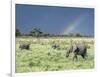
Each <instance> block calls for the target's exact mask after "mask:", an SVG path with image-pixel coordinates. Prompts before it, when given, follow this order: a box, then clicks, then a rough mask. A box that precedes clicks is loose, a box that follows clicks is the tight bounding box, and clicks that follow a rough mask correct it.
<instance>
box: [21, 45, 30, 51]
mask: <svg viewBox="0 0 100 77" xmlns="http://www.w3.org/2000/svg"><path fill="white" fill-rule="evenodd" d="M19 48H20V49H21V50H22V49H26V50H29V49H30V44H21V45H20V46H19Z"/></svg>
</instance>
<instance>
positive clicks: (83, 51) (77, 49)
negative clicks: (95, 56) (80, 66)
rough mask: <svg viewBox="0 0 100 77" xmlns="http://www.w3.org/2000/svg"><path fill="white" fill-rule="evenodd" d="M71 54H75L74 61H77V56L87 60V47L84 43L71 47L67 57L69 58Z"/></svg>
mask: <svg viewBox="0 0 100 77" xmlns="http://www.w3.org/2000/svg"><path fill="white" fill-rule="evenodd" d="M70 53H73V60H74V59H77V55H81V56H82V58H83V59H85V57H86V55H87V47H86V46H85V45H84V44H82V43H81V44H74V45H71V46H70V47H69V49H68V51H67V52H66V57H68V56H69V54H70Z"/></svg>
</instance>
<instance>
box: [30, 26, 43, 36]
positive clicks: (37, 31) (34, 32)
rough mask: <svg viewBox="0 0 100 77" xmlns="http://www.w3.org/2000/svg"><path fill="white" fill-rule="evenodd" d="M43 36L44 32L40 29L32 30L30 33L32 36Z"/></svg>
mask: <svg viewBox="0 0 100 77" xmlns="http://www.w3.org/2000/svg"><path fill="white" fill-rule="evenodd" d="M42 34H43V32H42V31H41V30H40V29H39V28H32V30H31V31H30V35H31V36H35V37H39V36H40V35H42Z"/></svg>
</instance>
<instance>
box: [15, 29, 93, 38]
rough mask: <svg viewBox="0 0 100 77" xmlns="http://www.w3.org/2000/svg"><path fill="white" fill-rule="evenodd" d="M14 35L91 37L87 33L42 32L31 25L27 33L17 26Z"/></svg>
mask: <svg viewBox="0 0 100 77" xmlns="http://www.w3.org/2000/svg"><path fill="white" fill-rule="evenodd" d="M15 33H16V34H15V35H16V37H18V36H33V37H92V36H89V35H82V34H81V33H69V34H67V35H60V34H52V33H44V32H43V31H41V30H40V29H39V28H36V27H33V28H32V30H31V31H30V32H29V33H22V32H21V31H20V30H19V29H18V28H16V32H15Z"/></svg>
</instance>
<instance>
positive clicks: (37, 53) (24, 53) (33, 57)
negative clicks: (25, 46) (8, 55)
mask: <svg viewBox="0 0 100 77" xmlns="http://www.w3.org/2000/svg"><path fill="white" fill-rule="evenodd" d="M70 40H73V41H85V42H86V44H87V45H88V46H89V47H88V50H87V54H88V57H87V59H86V60H84V59H82V57H81V56H78V60H77V61H73V60H72V57H71V56H70V57H69V58H66V57H65V53H66V51H67V49H66V48H67V47H68V45H69V44H70ZM54 41H55V42H56V43H58V44H59V45H60V48H59V49H53V48H52V44H53V42H54ZM22 43H31V45H30V50H21V49H20V48H19V45H20V44H22ZM93 68H94V39H93V38H86V37H83V38H67V37H58V38H57V37H56V38H53V37H52V38H38V39H37V38H32V37H29V38H28V37H25V38H22V37H19V38H16V72H17V73H23V72H37V71H38V72H40V71H63V70H76V69H93Z"/></svg>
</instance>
